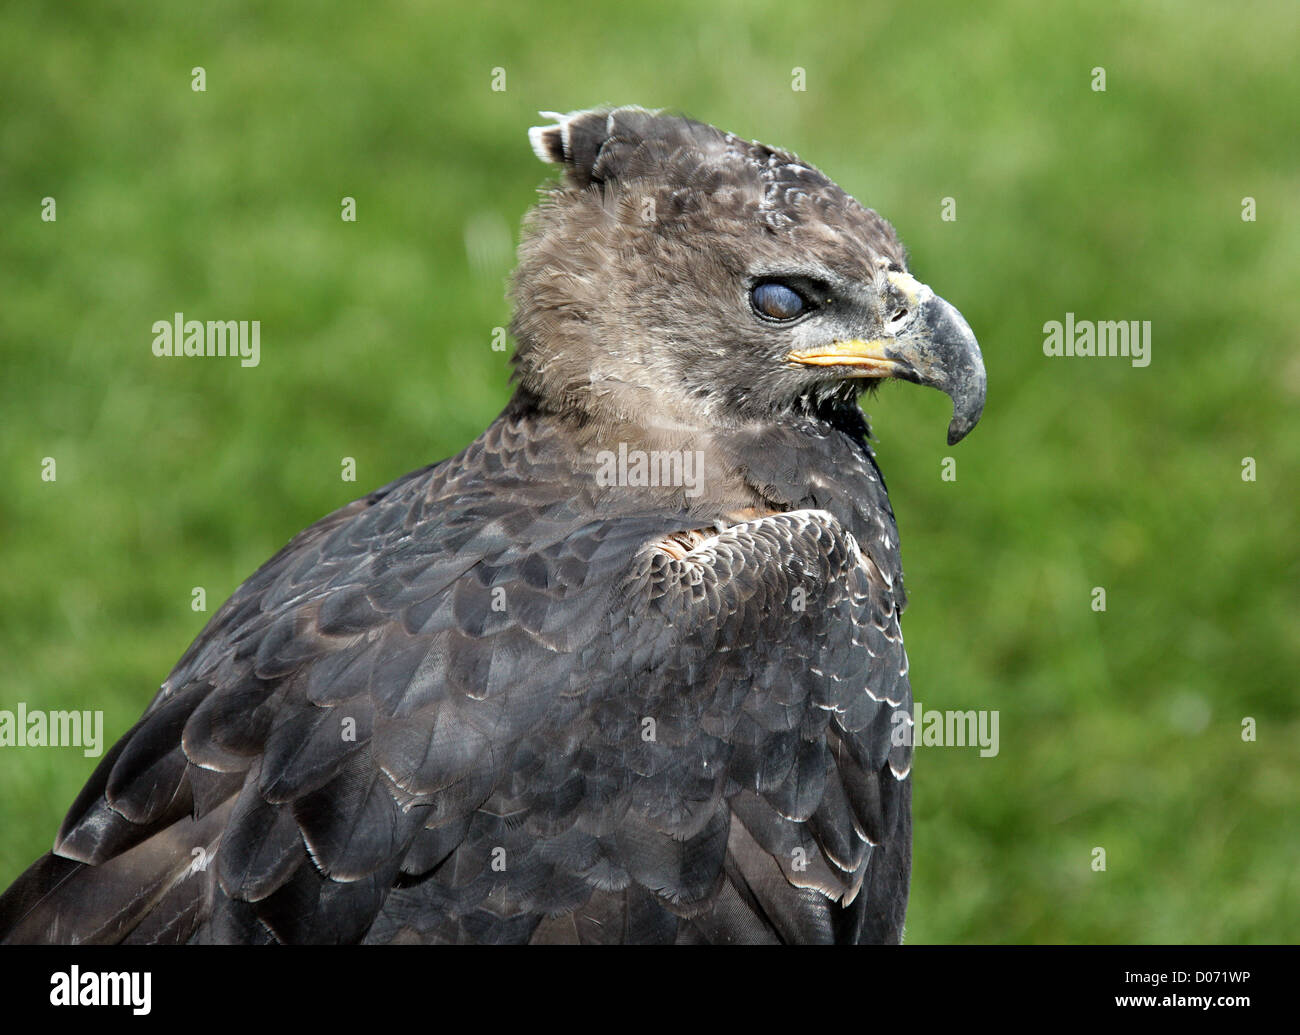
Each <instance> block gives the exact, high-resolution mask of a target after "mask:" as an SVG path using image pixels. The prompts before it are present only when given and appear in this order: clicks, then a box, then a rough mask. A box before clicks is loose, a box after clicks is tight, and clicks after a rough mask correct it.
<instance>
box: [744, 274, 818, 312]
mask: <svg viewBox="0 0 1300 1035" xmlns="http://www.w3.org/2000/svg"><path fill="white" fill-rule="evenodd" d="M749 297H750V300H751V301H752V302H753V305H754V311H755V312H756V313H758V314H759V315H760V316H766V317H767V318H768V319H769V320H793V319H794V318H795V317H796V316H799V315H801V314H802V313H803V312H804V311H805V310H806V309H807V308H808V303H807V301H805V299H804V297H803V295H801V294H799V292H798V291H796V290H795V289H794V288H792V287H787V286H786V285H785V284H781V283H778V282H776V281H771V280H769V281H766V282H764V283H762V284H756V285H755V286H754V290H753V291H751V292H750V296H749Z"/></svg>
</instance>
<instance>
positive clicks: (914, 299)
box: [786, 273, 985, 446]
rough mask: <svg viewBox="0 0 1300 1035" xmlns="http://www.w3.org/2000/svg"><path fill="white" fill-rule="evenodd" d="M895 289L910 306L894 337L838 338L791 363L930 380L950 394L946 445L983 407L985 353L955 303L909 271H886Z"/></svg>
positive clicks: (861, 374)
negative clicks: (902, 325) (949, 415)
mask: <svg viewBox="0 0 1300 1035" xmlns="http://www.w3.org/2000/svg"><path fill="white" fill-rule="evenodd" d="M888 277H889V281H890V285H891V287H892V288H893V290H894V291H895V292H896V293H897V294H898V295H899V296H900V297H901V298H902V299H903V300H905V304H906V305H907V306H908V307H909V308H911V309H912V314H911V319H910V320H909V321H908V322H907V324H906V325H905V326H904V327H903V328H902V329H901V330H900V331H899V332H898V333H897V334H896V335H894V336H893V337H887V338H873V339H871V340H870V341H864V340H862V339H860V338H855V339H853V340H851V341H836V342H831V343H830V344H829V345H822V346H818V347H817V348H814V349H805V350H803V351H801V352H791V353H790V354H789V355H788V356H787V357H786V359H787V360H789V361H790V362H791V363H798V364H800V365H802V366H814V367H842V368H844V372H845V376H846V377H880V378H884V377H895V378H898V379H899V380H902V381H911V382H912V383H914V384H918V385H930V386H931V387H933V388H937V389H939V391H941V392H943V393H944V394H945V395H947V396H948V397H949V398H951V399H952V421H951V422H950V423H949V424H948V445H950V446H951V445H956V444H957V443H958V442H960V441H961V440H962V439H963V438H965V437H966V435H967V434H969V432H970V430H971V428H973V427H975V425H976V424H977V423H978V422H979V419H980V414H982V413H983V412H984V390H985V376H984V358H983V356H981V355H980V347H979V343H978V342H977V341H976V340H975V335H974V333H973V332H972V331H971V329H970V325H969V324H967V323H966V321H965V320H964V319H963V318H962V315H961V313H959V312H957V310H956V309H954V308H953V307H952V306H951V305H949V304H948V303H947V302H945V301H944V300H943V299H942V298H940V297H939V296H938V295H936V294H935V293H934V292H933V291H931V290H930V288H928V287H926V285H924V284H922V283H920V282H919V281H917V280H916V279H915V278H914V277H912V276H911V275H910V274H907V273H890V274H888Z"/></svg>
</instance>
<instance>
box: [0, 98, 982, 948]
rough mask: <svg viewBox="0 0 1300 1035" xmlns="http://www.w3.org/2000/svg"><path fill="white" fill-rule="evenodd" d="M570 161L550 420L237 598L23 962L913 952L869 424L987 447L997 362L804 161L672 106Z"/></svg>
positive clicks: (557, 257) (557, 143) (357, 523)
mask: <svg viewBox="0 0 1300 1035" xmlns="http://www.w3.org/2000/svg"><path fill="white" fill-rule="evenodd" d="M532 142H533V146H534V149H535V150H536V152H537V153H538V154H539V155H540V156H541V157H543V158H544V159H546V160H548V161H552V162H555V163H557V164H559V165H560V166H561V168H562V170H563V180H562V182H561V183H560V184H559V185H558V186H557V187H556V188H555V189H554V190H552V191H551V192H550V193H549V194H548V196H547V197H546V199H545V200H544V201H543V202H542V204H541V205H540V206H539V207H538V209H537V210H536V211H535V212H534V213H533V215H532V217H531V219H530V221H529V225H528V228H527V232H526V234H525V238H524V241H523V244H522V245H521V248H520V259H519V267H518V270H517V272H516V275H515V279H514V285H513V297H514V301H515V307H516V310H515V318H514V323H513V325H512V329H513V332H514V334H515V337H516V340H517V343H518V350H517V354H516V379H517V381H518V389H517V391H516V393H515V396H514V398H513V399H512V400H511V402H510V404H509V405H508V406H507V408H506V410H505V411H504V412H503V413H502V414H501V416H500V417H498V418H497V419H496V420H495V421H494V422H493V423H492V424H491V426H490V427H489V428H488V429H487V430H486V431H485V432H484V433H483V435H482V436H480V437H479V438H478V439H477V440H476V441H475V442H474V443H472V444H471V445H470V446H469V447H467V449H466V450H465V451H464V452H463V453H461V454H460V455H459V456H456V457H454V458H452V459H450V460H446V461H444V462H442V463H440V464H436V465H433V466H431V467H428V468H425V469H423V470H420V471H416V472H415V473H413V474H411V475H408V476H407V477H405V478H402V479H400V480H399V481H397V482H395V483H393V484H392V485H390V486H387V487H386V488H384V489H380V490H378V491H377V492H375V493H372V494H371V495H369V496H367V497H365V498H363V499H361V500H358V501H356V502H354V503H352V504H350V505H348V506H347V507H344V508H343V509H341V510H339V511H337V512H336V513H334V514H331V515H329V516H328V517H326V518H324V519H323V520H321V521H320V522H318V523H317V524H315V525H313V526H312V527H311V528H309V529H307V530H306V531H304V532H302V533H301V534H299V535H298V536H297V537H296V538H295V539H294V540H293V541H292V542H291V543H289V545H288V546H286V547H285V548H284V550H282V551H281V552H280V553H279V554H277V555H276V556H275V557H274V558H272V559H271V560H270V561H268V562H267V564H266V565H264V566H263V567H262V568H261V569H259V571H258V572H257V573H255V574H254V575H253V576H252V577H251V578H250V579H249V580H248V581H247V582H245V583H244V584H243V585H242V586H241V587H240V588H239V589H238V590H237V591H236V593H235V594H234V596H232V597H231V599H230V600H229V601H227V602H226V604H225V605H224V606H223V607H222V608H221V610H220V611H219V612H218V613H217V614H216V615H215V616H214V617H213V619H212V621H211V622H210V623H209V624H208V626H207V627H206V628H205V629H204V631H203V632H202V633H201V634H200V636H199V637H198V639H197V640H196V641H195V642H194V644H193V645H191V647H190V648H189V650H188V651H186V653H185V655H184V656H183V657H182V658H181V660H180V662H179V663H178V664H177V666H176V668H175V669H174V670H173V672H172V673H171V675H170V676H169V677H168V679H167V681H166V682H165V683H164V684H163V688H162V690H161V691H160V692H159V693H158V695H157V696H156V697H155V699H154V701H153V703H152V704H151V705H150V706H149V708H148V709H147V710H146V712H145V714H144V717H143V718H142V719H141V720H140V722H139V723H137V725H136V726H135V727H134V728H133V729H132V730H130V731H129V732H128V733H127V734H126V735H125V736H124V737H123V738H122V739H121V741H119V742H118V744H117V745H116V747H114V748H113V749H112V751H111V752H109V754H108V755H107V756H106V757H105V759H104V760H103V763H102V764H101V765H100V767H99V769H98V770H97V771H96V773H95V775H94V776H93V777H92V778H91V780H90V782H89V783H88V784H87V786H86V788H85V790H84V791H83V792H82V794H81V795H80V796H79V798H78V799H77V801H76V802H75V803H74V805H73V807H72V809H71V811H70V812H69V815H68V817H67V819H66V820H65V822H64V825H63V828H62V829H61V830H60V832H59V836H58V840H57V842H56V846H55V852H54V853H53V854H51V855H47V856H45V857H44V858H42V859H41V860H38V861H37V862H36V863H35V864H34V865H33V867H32V868H31V869H30V870H28V872H27V873H26V874H24V875H23V876H22V877H21V878H20V879H19V880H18V881H17V882H16V883H15V885H14V886H13V887H12V888H10V889H9V891H8V892H6V893H5V895H4V896H3V897H0V936H3V937H4V938H5V940H8V941H13V942H30V941H58V942H65V941H67V942H71V941H77V942H83V941H84V942H119V941H127V942H172V943H177V942H180V943H184V942H191V943H196V942H269V941H286V942H324V941H333V942H349V941H352V942H355V941H367V942H412V941H429V942H447V941H452V942H456V941H488V942H528V941H532V942H552V941H580V942H619V941H636V942H650V941H656V942H658V941H669V942H672V941H677V942H694V941H727V942H732V941H744V942H762V941H787V942H791V941H825V942H828V941H897V940H899V939H900V938H901V936H902V926H903V919H904V914H905V910H906V903H907V889H908V877H909V871H910V854H911V821H910V811H909V802H910V778H909V770H910V764H911V748H910V746H909V744H908V743H907V742H906V739H905V738H900V737H898V736H896V735H895V731H896V730H899V729H906V726H907V724H908V723H909V722H910V714H909V713H910V709H911V691H910V688H909V685H908V680H907V661H906V655H905V654H904V651H903V644H902V636H901V633H900V631H899V624H898V618H899V615H900V613H901V612H902V609H903V606H904V604H905V596H904V592H903V585H902V571H901V566H900V563H899V556H898V537H897V530H896V528H895V525H894V518H893V514H892V512H891V510H890V507H889V501H888V498H887V496H886V493H885V488H884V483H883V481H882V480H881V477H880V473H879V471H878V469H877V467H876V464H875V460H874V458H873V456H872V454H871V451H870V449H869V448H868V445H867V426H866V422H865V420H864V418H863V416H862V413H861V411H860V410H859V409H858V407H857V404H856V398H857V395H858V392H859V391H860V389H861V387H862V386H863V385H864V384H869V383H873V382H872V381H871V380H870V379H874V378H879V377H884V376H893V377H900V378H903V379H906V380H912V381H916V382H919V383H924V384H931V385H935V386H937V387H940V388H942V389H943V390H944V391H946V392H948V393H949V394H950V395H952V397H953V402H954V416H953V422H952V424H951V425H950V428H949V439H950V441H955V440H956V439H957V438H960V437H961V436H962V435H964V434H965V433H966V432H967V431H969V429H970V428H971V427H972V426H973V425H974V423H975V421H976V420H978V418H979V414H980V410H981V408H982V405H983V396H984V372H983V367H982V363H981V359H980V355H979V349H978V347H977V346H976V345H975V341H974V338H973V336H972V335H971V333H970V330H969V328H968V327H967V326H966V325H965V322H964V321H963V320H962V319H961V317H960V316H959V315H958V314H957V313H956V311H955V310H953V309H952V307H951V306H949V305H947V303H945V302H943V301H942V300H941V299H938V298H937V297H935V296H934V294H933V292H931V291H930V290H929V289H928V288H926V287H925V286H924V285H922V284H920V283H919V282H917V281H916V280H914V279H913V278H912V277H911V276H910V275H909V274H907V273H906V271H905V269H904V267H905V257H904V253H903V250H902V247H901V245H900V244H899V242H898V239H897V237H896V236H895V235H894V232H893V230H892V229H891V228H890V226H889V225H888V224H887V223H886V222H884V220H882V219H881V218H880V217H879V216H877V215H876V214H875V213H873V212H871V211H869V210H867V209H864V208H863V207H862V206H860V205H859V204H858V203H857V202H856V201H854V200H853V199H852V198H850V197H849V196H848V195H847V194H845V193H844V192H843V191H842V190H841V189H840V188H839V187H837V186H836V185H835V184H833V183H832V182H831V181H829V180H828V179H827V178H826V177H824V176H823V175H822V174H821V173H819V172H817V171H816V170H815V169H812V168H811V167H809V166H806V165H804V164H802V163H800V162H799V161H798V160H797V159H796V158H795V157H794V156H793V155H790V154H788V153H786V152H783V151H778V150H776V149H773V148H769V147H765V146H763V145H761V144H752V143H746V142H744V141H741V140H739V139H737V138H735V137H733V136H730V135H728V134H724V133H722V132H720V131H718V130H716V129H714V128H713V127H710V126H706V125H703V124H701V123H697V122H692V121H690V120H688V119H684V118H680V117H677V116H671V115H664V114H659V113H652V112H647V111H643V110H641V109H635V108H621V109H616V110H613V111H602V112H583V113H576V114H574V115H571V116H564V117H558V121H557V122H556V124H555V125H553V126H546V127H539V128H537V129H535V130H534V131H533V133H532ZM864 379H866V380H864ZM196 850H197V852H196ZM196 859H200V860H203V861H205V862H206V863H207V865H204V866H196V865H195V860H196Z"/></svg>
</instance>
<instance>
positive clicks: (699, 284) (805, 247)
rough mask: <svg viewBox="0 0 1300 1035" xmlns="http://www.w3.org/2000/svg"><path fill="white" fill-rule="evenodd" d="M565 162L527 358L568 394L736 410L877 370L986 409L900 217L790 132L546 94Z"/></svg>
mask: <svg viewBox="0 0 1300 1035" xmlns="http://www.w3.org/2000/svg"><path fill="white" fill-rule="evenodd" d="M543 114H545V115H547V116H548V117H552V118H554V119H556V121H555V123H554V124H552V125H546V126H538V127H535V128H534V129H532V130H531V132H530V137H531V140H532V144H533V150H534V151H535V152H536V153H537V155H538V156H539V157H540V158H542V159H543V160H545V161H548V162H553V163H555V164H557V165H559V166H561V167H562V169H563V177H562V179H561V181H560V182H559V183H558V184H557V185H555V186H554V187H553V188H551V189H550V190H549V191H547V193H546V194H545V196H544V198H543V200H542V202H541V203H540V204H539V205H538V206H537V207H536V208H535V209H534V210H533V212H532V213H531V214H530V217H529V219H528V220H527V222H526V226H525V234H524V238H523V241H522V243H521V245H520V249H519V264H518V267H517V269H516V271H515V275H514V280H513V285H512V297H513V300H514V303H515V314H514V319H513V322H512V324H511V331H512V333H513V335H514V337H515V341H516V343H517V351H516V354H515V376H516V378H517V379H518V381H519V382H520V383H521V385H523V387H524V388H526V389H527V390H529V391H530V392H532V393H533V394H534V395H536V396H537V397H538V398H540V399H541V400H543V401H544V402H545V404H547V405H549V406H551V407H554V408H556V409H557V410H559V411H561V412H564V411H572V412H576V413H580V414H583V415H586V416H588V417H601V416H606V417H610V418H611V419H618V420H642V421H647V420H656V421H670V422H678V423H682V424H685V425H687V426H701V425H712V426H726V425H729V424H740V423H743V422H746V421H752V420H755V419H771V418H773V417H776V418H779V417H780V416H781V415H783V414H790V413H801V412H802V413H807V412H810V411H818V410H820V409H822V408H823V407H825V406H827V405H835V404H837V403H839V402H842V401H844V400H846V399H848V400H850V401H851V400H852V399H853V398H855V397H856V395H857V393H858V392H859V391H860V390H861V389H862V388H863V387H868V386H874V385H875V384H878V383H879V380H880V379H882V378H889V377H892V378H900V379H902V380H905V381H912V382H915V383H917V384H925V385H931V386H933V387H935V388H938V389H940V390H941V391H943V392H945V393H947V394H948V395H949V396H950V397H951V398H952V400H953V417H952V422H951V423H950V424H949V426H948V442H949V444H952V443H955V442H957V441H958V440H959V439H961V438H962V437H963V436H965V435H966V434H967V433H968V432H969V431H970V430H971V428H973V427H974V426H975V423H976V422H977V421H978V420H979V418H980V414H981V412H982V411H983V408H984V390H985V376H984V364H983V360H982V357H981V356H980V350H979V345H978V344H977V343H976V340H975V336H974V334H973V333H972V332H971V329H970V327H969V326H968V325H967V323H966V321H965V320H964V319H963V318H962V316H961V314H960V313H959V312H958V311H957V310H956V309H954V308H953V307H952V306H951V305H949V304H948V303H947V302H945V301H944V300H943V299H942V298H940V297H939V296H938V295H936V294H935V293H934V292H933V291H932V290H931V289H930V288H929V287H927V286H926V285H925V284H922V283H921V282H920V281H918V280H916V279H915V278H914V277H913V276H912V275H911V274H910V273H909V272H908V270H907V256H906V253H905V251H904V249H903V246H902V244H901V243H900V242H899V240H898V236H897V235H896V234H895V232H894V229H893V227H891V226H890V225H889V223H887V222H886V221H885V220H884V219H882V218H881V217H880V216H879V215H877V214H876V213H875V212H873V211H872V210H870V209H868V208H864V207H863V206H862V205H860V204H859V203H858V202H857V201H856V200H854V199H853V198H852V197H850V196H849V195H848V194H847V193H845V192H844V191H843V190H842V189H841V188H840V187H839V186H837V185H836V184H835V183H833V182H832V181H831V180H829V179H828V178H827V177H826V176H824V175H823V174H822V173H821V172H819V171H818V170H817V169H814V168H813V167H812V166H810V165H807V164H806V163H803V162H801V161H800V160H799V159H798V158H797V157H795V155H793V154H791V153H790V152H788V151H782V150H778V149H777V148H773V147H768V146H767V145H765V144H760V143H757V142H750V141H745V140H741V139H740V138H738V137H736V136H734V135H732V134H730V133H724V132H722V131H721V130H718V129H715V128H714V127H713V126H709V125H706V124H704V123H701V122H696V121H693V120H691V119H687V118H684V117H682V116H679V115H671V114H667V113H663V112H653V111H647V110H644V109H641V108H630V107H625V108H615V109H609V110H600V111H581V112H574V113H571V114H569V115H554V114H553V113H543Z"/></svg>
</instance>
